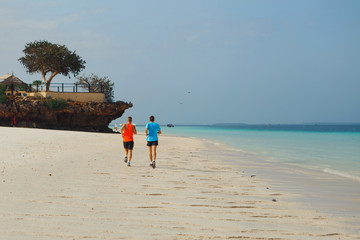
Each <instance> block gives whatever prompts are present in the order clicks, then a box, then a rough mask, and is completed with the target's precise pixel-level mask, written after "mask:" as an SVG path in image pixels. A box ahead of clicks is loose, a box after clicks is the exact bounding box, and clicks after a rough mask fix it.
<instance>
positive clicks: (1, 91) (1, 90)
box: [0, 85, 7, 103]
mask: <svg viewBox="0 0 360 240" xmlns="http://www.w3.org/2000/svg"><path fill="white" fill-rule="evenodd" d="M5 92H6V86H5V85H0V103H7V98H6V93H5Z"/></svg>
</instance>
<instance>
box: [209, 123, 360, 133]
mask: <svg viewBox="0 0 360 240" xmlns="http://www.w3.org/2000/svg"><path fill="white" fill-rule="evenodd" d="M212 126H214V127H223V128H239V129H258V130H284V131H313V132H360V123H348V124H347V123H346V124H345V123H333V124H332V123H306V124H244V123H217V124H214V125H212Z"/></svg>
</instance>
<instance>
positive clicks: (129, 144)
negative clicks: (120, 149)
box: [124, 141, 134, 150]
mask: <svg viewBox="0 0 360 240" xmlns="http://www.w3.org/2000/svg"><path fill="white" fill-rule="evenodd" d="M124 148H126V149H129V150H133V148H134V141H131V142H124Z"/></svg>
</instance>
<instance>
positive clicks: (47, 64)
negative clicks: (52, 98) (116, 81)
mask: <svg viewBox="0 0 360 240" xmlns="http://www.w3.org/2000/svg"><path fill="white" fill-rule="evenodd" d="M23 52H24V54H25V56H24V57H21V58H19V61H20V63H21V64H23V65H24V67H25V68H26V69H27V72H28V73H31V74H32V73H37V72H40V73H41V76H42V80H43V83H44V84H45V86H46V91H49V87H50V83H51V80H52V79H53V78H54V77H55V76H56V75H57V74H62V75H64V76H68V77H69V78H70V74H73V75H74V77H76V76H77V75H78V74H79V73H80V72H81V70H82V69H84V68H85V63H86V62H85V61H84V60H83V59H82V58H81V57H80V56H79V55H77V54H76V51H74V52H71V51H70V50H69V49H68V48H67V47H66V46H65V45H59V44H54V43H50V42H48V41H34V42H31V43H27V44H26V45H25V49H24V50H23ZM47 74H50V76H49V78H48V79H46V75H47Z"/></svg>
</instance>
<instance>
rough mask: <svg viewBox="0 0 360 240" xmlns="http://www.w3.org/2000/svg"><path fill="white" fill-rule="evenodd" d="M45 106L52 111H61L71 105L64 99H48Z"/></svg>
mask: <svg viewBox="0 0 360 240" xmlns="http://www.w3.org/2000/svg"><path fill="white" fill-rule="evenodd" d="M45 105H46V106H47V107H48V109H50V110H61V109H64V108H66V107H67V106H68V105H69V104H68V103H67V102H66V101H65V100H62V99H46V100H45Z"/></svg>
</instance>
